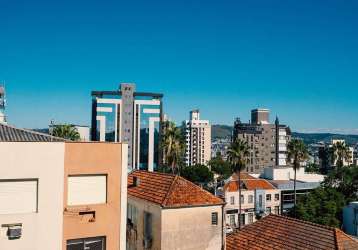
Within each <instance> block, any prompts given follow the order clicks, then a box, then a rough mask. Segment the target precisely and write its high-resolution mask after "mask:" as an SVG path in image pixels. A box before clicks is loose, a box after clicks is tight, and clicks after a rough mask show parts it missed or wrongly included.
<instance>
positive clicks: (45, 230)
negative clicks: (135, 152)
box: [0, 124, 127, 250]
mask: <svg viewBox="0 0 358 250" xmlns="http://www.w3.org/2000/svg"><path fill="white" fill-rule="evenodd" d="M0 155H1V165H0V166H1V167H0V248H1V249H18V250H48V249H51V250H61V249H62V250H64V249H67V250H82V249H83V250H85V249H86V250H105V249H125V242H126V204H127V195H126V194H127V145H125V144H119V143H97V142H70V141H66V140H63V139H61V138H57V137H54V136H50V135H48V134H42V133H38V132H34V131H30V130H24V129H18V128H15V127H13V126H10V125H6V124H0ZM103 155H105V156H106V157H103Z"/></svg>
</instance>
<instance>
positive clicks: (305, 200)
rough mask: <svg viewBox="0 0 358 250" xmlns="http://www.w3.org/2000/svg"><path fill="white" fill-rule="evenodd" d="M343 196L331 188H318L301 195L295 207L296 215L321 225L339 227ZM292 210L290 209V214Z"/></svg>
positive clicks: (343, 202)
mask: <svg viewBox="0 0 358 250" xmlns="http://www.w3.org/2000/svg"><path fill="white" fill-rule="evenodd" d="M344 206H345V199H344V196H343V195H342V194H341V193H340V192H337V191H336V190H335V189H333V188H318V189H315V190H313V191H312V192H311V193H309V194H307V195H304V196H301V197H300V198H299V199H298V203H297V207H296V217H297V218H298V219H301V220H305V221H310V222H313V223H318V224H321V225H326V226H332V227H340V226H341V218H342V209H343V207H344ZM292 213H293V210H291V215H293V214H292Z"/></svg>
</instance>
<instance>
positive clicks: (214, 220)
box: [211, 212, 218, 225]
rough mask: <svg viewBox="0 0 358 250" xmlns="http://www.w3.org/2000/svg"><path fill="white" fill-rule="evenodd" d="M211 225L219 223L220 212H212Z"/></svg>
mask: <svg viewBox="0 0 358 250" xmlns="http://www.w3.org/2000/svg"><path fill="white" fill-rule="evenodd" d="M211 225H218V213H217V212H214V213H211Z"/></svg>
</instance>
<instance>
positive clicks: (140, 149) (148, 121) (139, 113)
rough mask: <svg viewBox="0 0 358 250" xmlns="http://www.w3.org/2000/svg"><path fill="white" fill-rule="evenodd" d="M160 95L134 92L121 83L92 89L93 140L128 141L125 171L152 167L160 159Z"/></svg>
mask: <svg viewBox="0 0 358 250" xmlns="http://www.w3.org/2000/svg"><path fill="white" fill-rule="evenodd" d="M162 97H163V95H162V94H156V93H143V92H136V89H135V84H127V83H123V84H121V85H120V87H119V89H118V90H115V91H93V92H92V132H91V138H92V140H94V141H108V142H123V143H126V144H128V171H131V170H133V169H144V170H148V171H153V170H155V169H156V168H157V167H158V165H159V163H160V162H159V160H160V159H161V156H160V154H161V152H160V149H159V148H160V145H159V144H160V131H161V122H162V109H163V108H162V106H163V105H162Z"/></svg>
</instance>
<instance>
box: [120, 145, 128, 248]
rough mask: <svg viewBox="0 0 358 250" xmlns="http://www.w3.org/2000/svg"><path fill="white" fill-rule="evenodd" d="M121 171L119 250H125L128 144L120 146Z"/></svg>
mask: <svg viewBox="0 0 358 250" xmlns="http://www.w3.org/2000/svg"><path fill="white" fill-rule="evenodd" d="M121 158H122V169H121V170H122V171H121V192H120V195H121V197H120V201H121V212H120V215H121V223H120V229H119V230H120V231H119V233H120V236H119V239H120V240H119V244H120V245H119V249H126V242H127V240H126V234H127V231H126V230H127V229H126V226H127V173H128V144H122V155H121Z"/></svg>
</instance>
